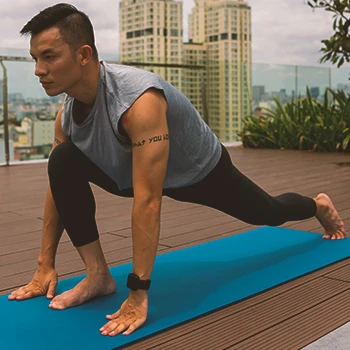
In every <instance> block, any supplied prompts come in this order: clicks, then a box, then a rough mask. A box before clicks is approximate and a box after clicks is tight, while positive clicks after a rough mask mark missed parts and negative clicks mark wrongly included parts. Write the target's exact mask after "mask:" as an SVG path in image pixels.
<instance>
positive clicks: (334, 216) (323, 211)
mask: <svg viewBox="0 0 350 350" xmlns="http://www.w3.org/2000/svg"><path fill="white" fill-rule="evenodd" d="M315 202H316V205H317V213H316V218H317V220H318V221H319V222H320V224H321V225H322V226H323V228H324V230H325V231H326V233H325V235H324V236H323V238H325V239H343V238H344V237H345V233H346V232H345V226H344V223H343V221H342V219H341V218H340V216H339V214H338V212H337V210H336V209H335V208H334V205H333V203H332V201H331V199H330V198H329V197H328V196H327V195H326V194H324V193H320V194H319V195H318V196H317V197H316V198H315Z"/></svg>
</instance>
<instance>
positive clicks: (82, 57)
mask: <svg viewBox="0 0 350 350" xmlns="http://www.w3.org/2000/svg"><path fill="white" fill-rule="evenodd" d="M92 56H93V51H92V48H91V46H89V45H83V46H81V47H80V48H79V51H78V59H79V62H80V64H81V65H82V66H86V65H87V64H88V63H89V62H90V61H91V59H92Z"/></svg>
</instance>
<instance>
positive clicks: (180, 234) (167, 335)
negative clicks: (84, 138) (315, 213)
mask: <svg viewBox="0 0 350 350" xmlns="http://www.w3.org/2000/svg"><path fill="white" fill-rule="evenodd" d="M230 154H231V156H232V159H233V161H234V163H235V165H236V166H237V167H238V168H239V169H240V170H241V171H243V172H244V173H245V174H246V175H248V176H249V177H250V178H251V179H252V180H253V181H255V182H256V183H257V184H259V185H260V186H262V187H263V188H264V189H265V190H266V191H268V192H269V193H271V194H273V195H277V194H279V193H282V192H290V191H293V192H299V193H301V194H303V195H307V196H311V197H313V196H316V195H317V194H318V193H319V192H326V193H328V194H329V195H330V196H331V197H332V199H333V201H334V203H335V205H336V207H337V209H338V211H339V212H340V214H341V216H342V218H343V220H344V223H345V225H346V228H347V232H348V233H350V186H349V184H350V166H349V165H350V163H349V162H350V155H343V154H317V153H311V152H298V151H285V150H284V151H280V150H251V149H242V148H232V149H230ZM46 188H47V175H46V164H33V165H20V166H11V167H0V239H1V246H0V293H1V294H6V293H8V292H9V291H12V290H13V289H15V288H16V287H18V286H20V285H23V284H25V283H27V282H29V280H30V279H31V277H32V275H33V274H34V272H35V270H36V264H37V263H36V259H37V256H38V253H39V246H40V236H41V226H42V213H43V204H44V198H45V194H46ZM94 192H95V194H96V199H97V207H98V211H97V218H98V226H99V230H100V233H101V241H102V245H103V248H104V251H105V255H106V258H107V261H108V263H109V264H110V266H114V265H118V264H122V263H125V262H128V261H130V260H131V257H132V251H131V238H130V234H131V231H130V217H129V215H130V209H131V205H132V201H131V200H130V199H122V198H116V197H113V196H112V195H109V194H107V193H105V192H104V191H102V190H100V189H98V188H96V187H94ZM285 226H286V227H290V228H293V229H300V230H307V231H314V232H322V230H321V227H320V225H319V224H318V222H317V220H315V219H310V220H306V221H303V222H294V223H288V224H286V225H285ZM252 228H253V227H252V226H250V225H247V224H245V223H242V222H240V221H238V220H235V219H232V218H231V217H228V216H226V215H224V214H222V213H220V212H218V211H215V210H212V209H209V208H204V207H201V206H198V205H193V204H185V203H179V202H175V201H173V200H171V199H168V198H164V206H163V214H162V233H161V239H160V245H159V252H160V253H164V252H168V251H171V250H176V249H180V248H183V247H187V246H190V245H196V244H198V243H202V242H206V241H210V240H213V239H217V238H220V237H224V236H229V235H234V234H238V233H240V232H243V231H246V230H249V229H252ZM57 270H58V273H59V275H60V278H66V277H69V276H73V275H79V274H81V273H83V272H84V266H83V264H82V263H81V261H80V259H79V257H78V255H77V253H76V252H75V250H74V248H73V246H72V245H71V243H70V241H69V239H68V237H67V236H66V235H64V236H63V239H62V241H61V244H60V247H59V251H58V256H57ZM349 300H350V260H349V259H347V260H343V261H342V262H339V263H336V264H334V265H331V266H328V267H327V268H324V269H321V270H318V271H316V272H314V273H311V274H309V275H307V276H304V277H301V278H298V279H296V280H293V281H291V282H289V283H286V284H283V285H281V286H279V287H276V288H273V289H271V290H269V291H267V292H264V293H261V294H259V295H258V296H255V297H252V298H249V299H246V300H244V301H242V302H239V303H237V304H235V305H233V306H229V307H227V308H224V309H221V310H219V311H216V312H213V313H211V314H210V315H206V316H204V317H200V318H198V319H196V320H194V321H191V322H188V323H186V324H184V325H181V326H178V327H175V328H172V329H170V330H168V331H166V332H163V333H160V334H158V335H155V336H153V337H150V338H149V339H146V340H143V341H141V342H139V343H136V344H133V345H131V346H129V347H126V348H125V349H140V350H141V349H142V350H145V349H152V350H160V349H168V350H169V349H177V350H180V349H191V350H196V349H210V350H213V349H239V350H243V349H254V350H256V349H268V350H272V349H278V350H281V349H283V350H286V349H300V348H302V347H304V346H306V345H307V344H309V343H311V342H313V341H315V340H316V339H318V338H319V337H321V336H323V335H325V334H327V333H328V332H330V331H332V330H334V329H335V328H337V327H339V326H341V325H343V324H344V323H346V322H349V321H350V302H349Z"/></svg>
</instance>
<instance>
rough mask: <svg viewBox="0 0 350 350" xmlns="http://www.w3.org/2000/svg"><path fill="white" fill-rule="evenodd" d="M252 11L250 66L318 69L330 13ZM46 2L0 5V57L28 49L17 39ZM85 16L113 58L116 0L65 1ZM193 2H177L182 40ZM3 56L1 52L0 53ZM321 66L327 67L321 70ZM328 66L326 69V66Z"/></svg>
mask: <svg viewBox="0 0 350 350" xmlns="http://www.w3.org/2000/svg"><path fill="white" fill-rule="evenodd" d="M247 2H248V4H249V5H250V6H251V8H252V40H253V42H252V50H253V62H255V63H274V64H287V65H288V64H291V65H308V66H318V65H319V63H318V60H319V59H320V57H321V56H322V53H321V52H320V49H321V47H322V43H321V40H323V39H328V38H329V37H330V36H331V35H332V33H333V32H332V23H333V22H332V14H331V13H329V12H326V11H324V10H323V9H318V10H316V11H312V9H311V8H310V7H309V6H307V5H306V0H247ZM55 3H56V2H54V1H49V0H11V1H9V0H0V53H3V52H4V49H6V48H11V49H26V50H27V49H28V48H29V42H28V39H25V38H23V37H20V36H19V34H18V33H19V31H20V30H21V28H22V27H23V25H24V24H25V23H26V22H27V21H28V20H30V18H31V17H33V16H34V15H36V14H37V13H38V12H39V11H40V10H42V9H44V8H45V7H48V6H51V5H53V4H55ZM70 3H72V4H73V5H75V6H76V7H78V8H79V9H80V10H82V11H84V12H85V13H87V14H88V15H89V17H90V19H91V21H92V23H93V25H94V28H95V34H96V44H97V47H98V50H99V52H100V53H106V54H113V55H116V56H117V55H118V51H119V48H118V45H119V41H118V35H119V34H118V11H119V1H118V0H71V2H70ZM193 6H194V0H184V1H183V14H184V16H183V27H184V40H185V41H186V40H187V39H188V15H189V14H190V12H191V9H192V7H193ZM5 51H6V50H5ZM324 66H327V65H324ZM328 66H329V65H328Z"/></svg>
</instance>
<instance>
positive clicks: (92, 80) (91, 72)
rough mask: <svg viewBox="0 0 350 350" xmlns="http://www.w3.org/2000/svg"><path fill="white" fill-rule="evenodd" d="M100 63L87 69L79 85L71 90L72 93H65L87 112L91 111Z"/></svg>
mask: <svg viewBox="0 0 350 350" xmlns="http://www.w3.org/2000/svg"><path fill="white" fill-rule="evenodd" d="M100 66H101V65H100V62H98V61H97V62H96V64H94V65H92V66H91V67H89V69H88V70H87V71H86V74H85V76H84V78H83V79H82V80H81V81H80V82H79V84H78V85H77V86H76V87H75V88H74V89H73V91H69V92H68V91H67V94H68V95H69V96H71V97H74V99H76V100H78V101H79V102H81V103H82V104H83V105H84V106H85V107H86V109H87V110H90V111H91V109H92V107H93V105H94V103H95V99H96V94H97V88H98V82H99V77H100V69H101V67H100Z"/></svg>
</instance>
